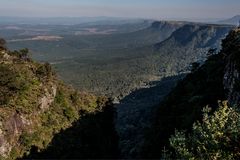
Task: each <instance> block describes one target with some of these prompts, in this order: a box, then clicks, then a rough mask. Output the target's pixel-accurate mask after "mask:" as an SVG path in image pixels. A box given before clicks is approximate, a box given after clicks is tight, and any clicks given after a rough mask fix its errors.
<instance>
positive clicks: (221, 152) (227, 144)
mask: <svg viewBox="0 0 240 160" xmlns="http://www.w3.org/2000/svg"><path fill="white" fill-rule="evenodd" d="M239 140H240V112H239V109H236V108H230V107H228V105H227V102H222V103H219V108H218V109H217V111H215V112H214V113H213V114H210V108H208V107H206V108H204V110H203V120H202V123H201V122H199V121H198V122H196V123H194V124H193V131H192V133H190V134H187V135H185V132H183V131H176V133H175V135H174V136H172V137H171V138H170V145H171V147H173V148H174V150H175V155H176V157H177V158H180V159H239V158H240V145H239Z"/></svg>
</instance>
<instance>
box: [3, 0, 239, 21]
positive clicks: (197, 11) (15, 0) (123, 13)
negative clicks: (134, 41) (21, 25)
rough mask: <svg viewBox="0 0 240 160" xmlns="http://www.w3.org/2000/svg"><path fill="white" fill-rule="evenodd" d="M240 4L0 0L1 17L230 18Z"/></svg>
mask: <svg viewBox="0 0 240 160" xmlns="http://www.w3.org/2000/svg"><path fill="white" fill-rule="evenodd" d="M236 14H240V0H0V16H22V17H26V16H28V17H36V16H37V17H80V16H91V17H92V16H114V17H143V18H156V19H161V18H165V19H166V18H188V19H191V18H199V19H208V18H227V17H231V16H234V15H236Z"/></svg>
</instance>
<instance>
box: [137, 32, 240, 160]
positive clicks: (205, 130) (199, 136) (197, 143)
mask: <svg viewBox="0 0 240 160" xmlns="http://www.w3.org/2000/svg"><path fill="white" fill-rule="evenodd" d="M239 35H240V34H239V30H238V29H235V30H232V31H231V32H230V33H229V35H228V36H227V37H226V39H224V40H223V44H222V50H221V51H220V52H219V53H218V54H216V55H211V56H210V57H208V60H207V61H206V62H205V63H204V64H203V65H202V66H200V67H199V68H198V69H196V70H194V72H192V73H190V74H189V75H187V76H186V77H185V78H184V79H183V80H182V81H181V82H179V83H178V85H177V87H176V88H175V89H173V91H172V92H171V93H170V94H169V95H168V96H167V97H166V98H165V100H164V101H163V102H162V103H161V104H160V105H159V107H158V109H157V112H156V114H155V118H154V121H153V124H152V126H151V128H150V129H149V130H147V133H146V135H145V136H146V140H145V144H144V146H143V147H142V152H141V157H147V158H159V157H163V158H165V159H169V158H171V156H172V158H177V159H178V158H179V159H239V145H238V141H239V129H240V128H239V120H240V118H239V109H238V108H230V107H235V105H234V104H236V107H237V106H238V105H239V103H238V102H239V92H238V91H237V84H238V83H236V82H238V81H239V78H238V76H237V75H238V74H239V69H238V67H237V64H238V61H239V58H236V56H237V55H239V42H240V41H239ZM233 57H235V58H233ZM235 87H236V88H235ZM225 100H228V105H230V107H229V106H228V105H227V103H226V102H224V101H225ZM219 101H222V102H220V103H219ZM206 106H211V107H212V110H211V111H209V108H205V107H206ZM202 111H204V114H203V115H202ZM174 132H175V135H174V136H171V135H173V134H174ZM169 138H170V141H169ZM159 149H160V150H163V152H162V153H161V152H159ZM167 150H169V151H170V152H171V153H173V154H172V155H169V154H168V152H167Z"/></svg>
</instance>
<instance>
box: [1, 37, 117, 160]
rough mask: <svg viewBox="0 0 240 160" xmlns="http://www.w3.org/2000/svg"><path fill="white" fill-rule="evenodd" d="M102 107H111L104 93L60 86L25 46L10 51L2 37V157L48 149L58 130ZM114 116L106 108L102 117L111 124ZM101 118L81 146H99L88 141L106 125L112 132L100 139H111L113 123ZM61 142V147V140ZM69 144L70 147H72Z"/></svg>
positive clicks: (106, 151)
mask: <svg viewBox="0 0 240 160" xmlns="http://www.w3.org/2000/svg"><path fill="white" fill-rule="evenodd" d="M107 103H108V104H107ZM106 104H107V105H106ZM106 106H108V107H111V103H109V100H108V99H107V98H106V97H96V96H94V95H91V94H88V93H82V92H78V91H76V90H74V89H73V88H71V87H68V86H66V85H64V84H63V83H62V82H61V81H59V80H58V79H57V78H56V75H55V73H54V72H53V71H52V69H51V66H50V65H49V64H40V63H37V62H34V61H32V60H31V59H30V58H29V57H28V50H27V49H23V50H20V51H14V52H11V51H8V50H7V49H6V46H5V41H4V40H0V159H16V158H18V157H22V156H23V155H25V156H27V155H28V154H29V151H30V150H31V148H32V147H34V148H37V152H40V151H41V150H43V149H46V148H47V146H48V144H49V143H51V141H52V139H53V138H54V136H55V135H56V134H57V133H59V132H60V131H64V130H65V129H67V128H69V127H71V126H72V124H73V122H76V121H79V120H80V119H81V118H82V117H84V116H86V115H89V114H91V115H95V114H100V113H102V112H105V110H104V108H105V107H106ZM113 114H114V111H112V112H107V113H106V115H109V119H106V118H105V119H106V120H105V121H106V122H107V121H110V122H112V121H113V120H112V119H111V118H112V117H111V115H113ZM90 120H91V121H94V120H92V119H89V120H85V121H84V122H82V123H81V125H84V126H88V123H89V121H90ZM98 121H101V118H99V120H98ZM105 121H104V123H103V122H101V126H102V127H101V128H98V129H96V128H97V127H98V125H96V126H93V127H92V126H88V127H90V128H91V129H95V130H96V133H93V134H92V135H91V136H89V137H87V138H89V139H87V138H85V140H86V141H84V144H85V145H87V146H93V144H94V145H96V144H98V142H97V140H96V142H95V141H94V143H92V141H90V139H94V138H95V139H98V137H99V136H100V134H99V133H101V132H102V130H103V129H102V128H104V127H105V125H108V128H110V129H108V130H106V132H109V133H110V131H109V130H111V131H113V132H111V133H113V134H109V135H107V134H105V135H107V136H106V137H108V138H106V139H105V138H103V136H101V140H102V141H101V143H104V142H105V141H112V142H114V140H113V139H112V138H115V135H114V125H113V124H111V123H110V124H106V123H105ZM92 123H96V124H98V122H97V121H96V122H95V121H94V122H92ZM88 127H86V128H88ZM111 127H112V128H111ZM81 132H82V131H81ZM109 139H110V140H109ZM88 140H89V141H88ZM59 141H61V142H63V146H64V140H62V139H60V140H59ZM82 141H83V140H82ZM82 141H79V142H78V144H81V143H83V142H82ZM90 142H91V143H90ZM69 145H71V146H72V144H69ZM112 145H114V147H116V146H117V145H116V144H115V143H114V144H113V143H111V144H109V145H108V144H107V143H106V145H105V146H101V148H103V149H105V152H104V154H107V153H108V151H109V149H108V148H110V149H111V151H112V150H113V149H114V147H113V146H112ZM72 147H73V148H72V150H74V149H75V148H74V147H75V146H72ZM99 148H100V147H99ZM99 148H97V149H96V150H98V149H99ZM106 148H107V149H106ZM109 152H110V151H109ZM86 153H88V152H86ZM91 153H93V154H94V153H95V152H94V151H93V152H91ZM82 156H84V155H82ZM96 156H98V155H96ZM99 156H100V157H101V156H104V155H103V154H102V155H99ZM59 157H60V155H59ZM59 157H58V156H56V157H55V158H59ZM46 158H47V157H46ZM65 158H67V157H65ZM76 158H77V157H76Z"/></svg>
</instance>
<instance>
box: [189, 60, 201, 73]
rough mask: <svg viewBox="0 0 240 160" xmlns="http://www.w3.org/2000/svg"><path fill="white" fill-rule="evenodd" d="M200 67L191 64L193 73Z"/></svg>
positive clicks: (197, 64) (196, 63)
mask: <svg viewBox="0 0 240 160" xmlns="http://www.w3.org/2000/svg"><path fill="white" fill-rule="evenodd" d="M199 66H200V63H198V62H194V63H192V64H191V72H195V71H196V70H197V69H198V68H199Z"/></svg>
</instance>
